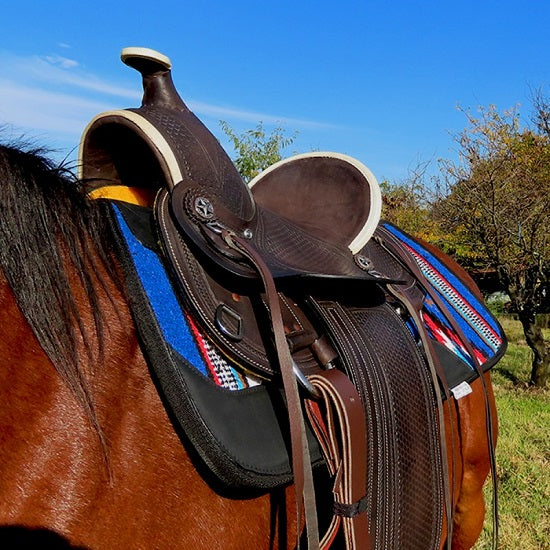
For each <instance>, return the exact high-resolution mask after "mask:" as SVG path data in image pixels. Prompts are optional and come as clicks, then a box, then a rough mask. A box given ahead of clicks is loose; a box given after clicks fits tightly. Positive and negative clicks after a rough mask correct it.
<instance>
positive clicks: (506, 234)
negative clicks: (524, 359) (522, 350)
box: [434, 106, 550, 386]
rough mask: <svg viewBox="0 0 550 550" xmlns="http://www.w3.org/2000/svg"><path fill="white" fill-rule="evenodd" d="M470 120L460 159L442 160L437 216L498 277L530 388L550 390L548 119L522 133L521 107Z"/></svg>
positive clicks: (461, 142)
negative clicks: (529, 355) (528, 366)
mask: <svg viewBox="0 0 550 550" xmlns="http://www.w3.org/2000/svg"><path fill="white" fill-rule="evenodd" d="M465 114H466V116H467V118H468V126H467V127H466V129H465V130H464V131H462V132H461V133H460V134H458V135H457V136H456V142H457V144H458V146H459V160H458V161H457V162H452V161H444V162H442V170H443V174H444V176H445V181H446V183H447V185H446V189H445V194H444V196H442V197H441V198H440V200H439V201H438V203H437V204H436V205H435V208H434V213H435V214H436V215H437V216H438V218H439V220H440V221H441V224H442V226H443V227H444V228H446V229H448V230H450V231H455V232H456V236H457V239H459V240H461V241H462V246H464V247H466V248H469V249H470V250H471V251H472V253H473V254H474V255H476V258H477V260H478V261H481V260H484V262H485V266H486V267H487V268H489V269H492V270H494V271H495V272H496V274H497V276H498V279H499V282H500V284H501V285H502V287H503V288H504V289H505V290H506V292H507V294H508V295H509V297H510V299H511V302H512V306H513V308H514V310H515V311H516V312H517V315H518V318H519V320H520V321H521V324H522V326H523V330H524V333H525V338H526V341H527V344H528V345H529V347H530V348H531V350H532V351H533V364H532V371H531V379H530V383H531V384H534V385H536V386H544V385H545V384H546V382H547V378H548V373H549V369H550V342H548V341H545V339H544V335H543V333H542V331H541V329H540V328H539V327H537V325H536V322H535V320H536V313H537V312H538V311H539V309H540V306H541V302H542V300H543V298H544V292H545V289H546V291H547V289H548V281H549V275H550V241H549V227H550V135H549V134H548V133H547V132H545V131H543V129H544V124H543V122H544V117H541V118H540V124H537V125H536V127H535V128H524V127H522V126H521V124H520V118H519V113H518V111H517V109H512V110H510V111H507V112H505V113H503V114H500V113H499V112H498V111H497V110H496V109H495V108H494V107H493V106H491V107H489V108H480V110H479V116H473V115H472V114H471V113H469V112H465Z"/></svg>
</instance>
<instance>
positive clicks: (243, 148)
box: [220, 120, 298, 182]
mask: <svg viewBox="0 0 550 550" xmlns="http://www.w3.org/2000/svg"><path fill="white" fill-rule="evenodd" d="M220 126H221V128H222V130H223V131H224V132H225V134H226V135H227V137H228V138H229V139H230V141H231V143H232V145H233V148H234V150H235V153H236V156H235V158H234V159H233V162H234V163H235V166H236V167H237V170H238V171H239V173H240V174H241V176H242V177H243V178H244V180H245V181H247V182H248V181H250V180H251V179H252V178H254V177H256V176H257V175H258V174H259V173H260V172H261V171H262V170H265V169H266V168H268V167H269V166H271V165H272V164H274V163H275V162H277V161H279V160H281V158H282V151H283V149H285V148H286V147H288V146H289V145H291V144H292V143H293V142H294V140H295V139H296V136H297V135H298V132H294V134H292V135H291V136H287V135H286V133H285V130H284V128H283V127H282V126H277V127H276V128H274V129H273V130H272V131H271V133H270V134H267V132H266V130H265V128H264V126H263V123H262V122H259V123H258V124H257V126H256V128H254V129H250V130H246V131H245V132H243V133H242V134H237V133H236V132H235V130H233V128H231V126H229V124H228V123H227V122H225V121H223V120H221V121H220Z"/></svg>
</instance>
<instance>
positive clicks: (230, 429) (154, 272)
mask: <svg viewBox="0 0 550 550" xmlns="http://www.w3.org/2000/svg"><path fill="white" fill-rule="evenodd" d="M111 204H112V210H113V212H114V217H115V220H116V222H117V225H118V228H119V230H120V231H119V233H120V238H119V242H118V243H117V248H118V253H119V256H120V258H121V259H122V263H123V269H124V273H125V277H126V285H127V289H128V294H129V301H130V305H131V310H132V314H133V316H134V320H135V323H136V327H137V330H138V333H139V336H140V339H141V341H142V349H143V351H144V355H145V357H146V359H147V361H148V363H149V366H150V369H151V371H152V375H153V379H154V380H155V382H156V383H157V386H160V388H159V393H160V395H161V396H162V397H163V398H164V399H165V401H166V402H167V403H165V404H167V405H168V410H169V411H170V412H171V414H172V416H173V420H175V425H176V427H181V430H179V431H180V437H182V438H183V439H184V441H185V440H188V441H189V442H190V443H191V448H192V449H194V450H195V451H196V452H197V453H198V455H199V456H200V458H201V460H202V461H203V462H204V464H205V465H206V466H207V468H206V469H205V468H203V469H202V470H204V471H203V472H202V473H203V474H204V475H205V477H207V478H211V477H212V475H211V473H213V474H214V476H215V477H214V478H213V479H211V480H210V481H211V482H212V483H215V484H216V485H218V486H219V485H220V483H221V488H220V489H222V490H225V491H228V490H229V491H231V490H239V491H242V490H250V491H255V490H270V489H273V488H275V487H279V486H281V485H283V484H287V483H289V482H290V481H291V480H292V474H291V467H290V462H289V456H288V445H287V441H288V438H287V426H286V425H285V421H284V415H280V413H278V412H276V411H281V410H284V408H283V407H284V403H283V400H282V396H281V394H280V392H279V391H278V390H276V389H275V388H274V387H270V386H268V385H264V384H260V383H259V381H257V380H255V379H253V378H251V377H250V376H244V375H243V374H242V373H241V372H240V371H239V369H238V368H236V367H235V366H234V365H233V364H231V363H230V362H229V361H227V360H226V358H225V357H223V356H221V355H220V354H219V353H218V351H217V349H216V348H215V347H214V346H213V345H212V344H211V343H210V341H209V340H208V338H207V337H206V336H205V335H203V334H201V333H200V331H199V330H198V328H197V326H196V324H195V323H194V322H193V319H192V318H191V317H190V316H189V315H188V314H187V313H186V312H185V311H184V310H183V309H182V308H181V306H180V304H179V302H178V299H177V298H176V295H175V294H174V292H173V289H172V286H171V283H170V280H169V278H168V275H167V274H166V272H165V269H164V266H163V264H162V261H161V259H160V257H159V255H158V254H157V253H158V250H157V244H156V240H155V237H154V236H153V233H152V229H151V228H152V225H151V224H152V209H151V208H150V207H146V206H139V205H135V204H128V203H125V202H120V201H116V202H112V203H111ZM308 439H309V446H310V450H311V452H312V461H313V463H314V465H320V464H322V462H323V460H322V457H321V453H320V450H319V447H318V444H317V442H316V439H315V437H314V436H313V434H312V433H311V432H309V431H308ZM187 447H188V448H189V445H187Z"/></svg>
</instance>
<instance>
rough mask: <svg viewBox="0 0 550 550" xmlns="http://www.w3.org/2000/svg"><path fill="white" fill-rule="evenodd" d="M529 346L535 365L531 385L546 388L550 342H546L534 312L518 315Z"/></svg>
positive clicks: (549, 363) (549, 360)
mask: <svg viewBox="0 0 550 550" xmlns="http://www.w3.org/2000/svg"><path fill="white" fill-rule="evenodd" d="M518 317H519V320H520V321H521V325H522V326H523V332H524V334H525V339H526V341H527V345H528V346H529V347H530V348H531V350H532V351H533V364H532V367H531V379H530V380H529V384H530V385H532V386H537V387H539V388H544V387H545V386H546V383H547V381H548V374H549V371H550V341H545V339H544V335H543V333H542V329H541V328H539V327H537V326H536V317H535V314H534V313H532V312H527V311H522V312H520V313H519V315H518Z"/></svg>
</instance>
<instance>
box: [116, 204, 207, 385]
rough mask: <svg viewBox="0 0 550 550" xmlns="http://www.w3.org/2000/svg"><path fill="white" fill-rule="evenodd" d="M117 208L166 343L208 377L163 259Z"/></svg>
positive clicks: (126, 238)
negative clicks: (161, 259) (140, 238)
mask: <svg viewBox="0 0 550 550" xmlns="http://www.w3.org/2000/svg"><path fill="white" fill-rule="evenodd" d="M113 210H114V212H115V214H116V217H117V221H118V224H119V227H120V230H121V232H122V234H123V236H124V239H125V240H126V244H127V245H128V250H129V251H130V254H131V256H132V259H133V261H134V265H135V268H136V271H137V274H138V276H139V278H140V280H141V284H142V285H143V289H144V290H145V292H146V293H147V296H148V297H149V302H150V304H151V307H152V308H153V311H154V313H155V317H156V318H157V322H158V324H159V326H160V328H161V330H162V332H163V334H164V337H165V339H166V342H167V343H168V344H170V345H171V346H172V348H174V349H175V350H176V351H177V352H178V353H179V354H180V355H181V356H182V357H185V359H187V361H189V363H191V365H193V367H195V368H196V369H197V370H198V371H199V372H201V373H202V374H204V375H205V376H208V371H207V368H206V365H205V363H204V361H203V358H202V356H201V355H200V353H199V351H198V349H197V345H196V343H195V340H194V338H193V335H192V334H191V331H190V330H189V326H188V324H187V320H186V318H185V315H184V314H183V312H182V310H181V308H180V305H179V303H178V301H177V298H176V297H175V295H174V291H173V290H172V285H171V284H170V281H169V280H168V277H167V275H166V273H165V271H164V267H163V266H162V264H161V262H160V260H159V259H158V257H157V255H156V254H155V253H154V252H153V251H152V250H149V249H148V248H146V247H145V246H143V245H142V244H141V243H140V242H139V241H138V239H136V237H135V236H134V234H133V233H132V231H131V230H130V228H129V227H128V225H127V224H126V222H125V221H124V218H123V216H122V214H121V213H120V210H119V209H118V208H117V207H116V206H115V205H113Z"/></svg>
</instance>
